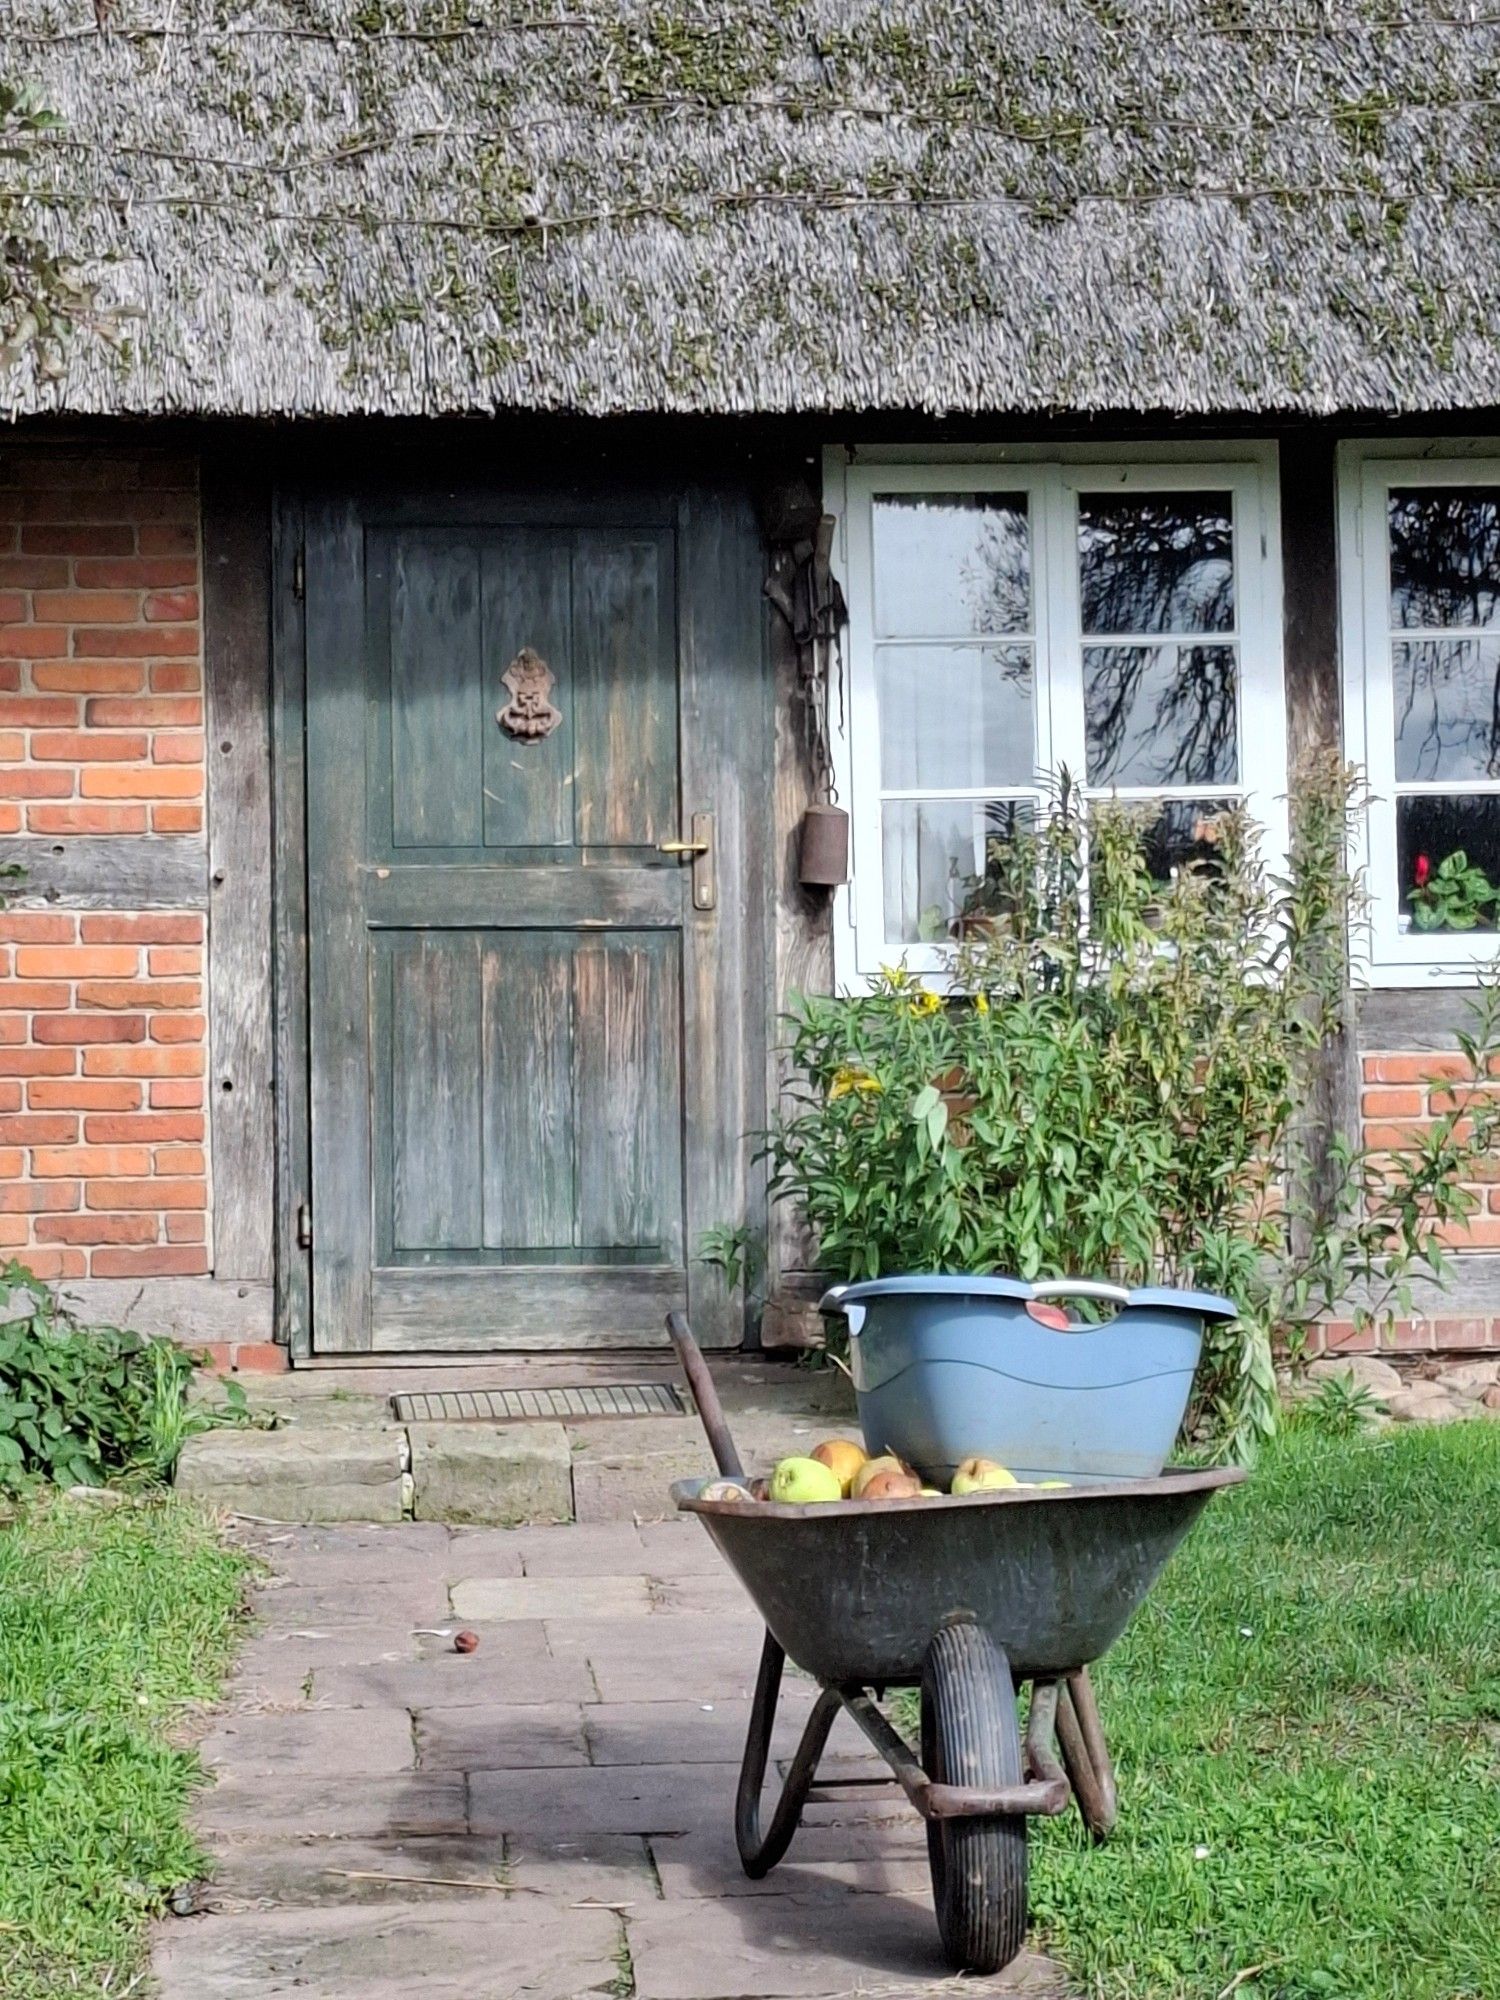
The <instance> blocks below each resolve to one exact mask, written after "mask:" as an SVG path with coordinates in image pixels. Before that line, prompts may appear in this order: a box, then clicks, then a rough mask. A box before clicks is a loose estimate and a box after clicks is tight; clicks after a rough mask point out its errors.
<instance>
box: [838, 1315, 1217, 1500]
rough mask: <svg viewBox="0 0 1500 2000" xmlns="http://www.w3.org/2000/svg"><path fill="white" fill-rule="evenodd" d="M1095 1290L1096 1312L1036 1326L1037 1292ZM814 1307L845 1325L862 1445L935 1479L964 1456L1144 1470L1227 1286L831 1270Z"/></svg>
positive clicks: (1051, 1474)
mask: <svg viewBox="0 0 1500 2000" xmlns="http://www.w3.org/2000/svg"><path fill="white" fill-rule="evenodd" d="M1068 1299H1090V1300H1097V1301H1102V1302H1105V1303H1108V1304H1110V1305H1112V1306H1114V1307H1115V1308H1116V1309H1117V1310H1116V1312H1115V1316H1114V1317H1113V1318H1112V1319H1110V1320H1107V1321H1105V1322H1104V1323H1102V1324H1100V1323H1098V1322H1095V1321H1085V1320H1076V1321H1075V1320H1071V1319H1070V1322H1069V1325H1068V1326H1067V1327H1066V1328H1061V1327H1054V1326H1046V1325H1043V1324H1041V1323H1040V1322H1039V1321H1038V1320H1036V1319H1034V1318H1033V1317H1032V1316H1031V1315H1030V1314H1029V1313H1028V1311H1027V1307H1028V1305H1030V1304H1033V1303H1038V1304H1040V1303H1041V1302H1043V1301H1046V1302H1048V1303H1051V1302H1054V1301H1055V1302H1057V1303H1059V1304H1061V1303H1063V1302H1065V1301H1067V1300H1068ZM823 1310H824V1311H825V1312H830V1313H839V1314H842V1316H843V1318H844V1319H845V1320H846V1322H847V1323H848V1327H849V1356H850V1368H851V1370H852V1373H853V1376H854V1388H855V1393H856V1395H857V1396H858V1399H859V1421H860V1425H861V1428H862V1429H863V1431H864V1436H865V1447H866V1449H867V1450H868V1451H870V1452H872V1453H879V1452H894V1453H895V1454H896V1455H897V1456H898V1457H899V1458H903V1459H905V1460H906V1462H907V1463H908V1464H909V1465H913V1466H915V1467H916V1468H917V1470H918V1471H919V1472H921V1473H922V1474H923V1475H924V1476H925V1477H926V1478H928V1479H930V1480H933V1481H934V1482H936V1483H939V1484H941V1485H943V1486H946V1485H947V1484H948V1481H949V1480H950V1479H951V1478H952V1476H953V1473H954V1470H955V1469H956V1468H957V1466H959V1465H960V1464H961V1463H962V1462H963V1460H964V1459H966V1458H972V1457H980V1458H992V1459H996V1460H998V1461H999V1463H1000V1464H1001V1465H1004V1466H1007V1467H1009V1469H1010V1470H1011V1471H1012V1472H1013V1473H1014V1474H1015V1475H1016V1477H1017V1478H1018V1479H1022V1480H1037V1479H1067V1480H1070V1481H1077V1482H1079V1483H1082V1482H1084V1481H1087V1480H1091V1479H1153V1478H1155V1477H1156V1475H1157V1474H1158V1473H1159V1472H1160V1471H1161V1469H1162V1466H1163V1464H1164V1463H1165V1462H1166V1459H1167V1456H1168V1454H1169V1453H1170V1451H1171V1449H1172V1446H1173V1444H1174V1443H1175V1441H1176V1438H1177V1433H1178V1431H1179V1429H1180V1428H1181V1426H1182V1419H1183V1416H1184V1414H1185V1412H1186V1410H1187V1403H1188V1397H1189V1395H1190V1393H1191V1391H1192V1386H1193V1373H1194V1370H1195V1369H1196V1368H1197V1366H1198V1355H1199V1352H1200V1350H1201V1348H1202V1344H1203V1328H1204V1324H1205V1322H1206V1321H1209V1320H1226V1319H1233V1318H1234V1316H1235V1309H1234V1307H1233V1306H1232V1305H1231V1304H1230V1302H1229V1300H1228V1299H1222V1298H1217V1297H1215V1296H1213V1295H1212V1294H1211V1293H1208V1292H1182V1291H1172V1290H1169V1289H1166V1288H1162V1287H1156V1286H1147V1287H1144V1288H1143V1289H1141V1290H1139V1291H1127V1290H1126V1289H1125V1288H1124V1287H1123V1286H1121V1285H1108V1284H1099V1283H1093V1282H1090V1281H1086V1280H1083V1279H1069V1278H1059V1279H1057V1280H1055V1281H1045V1282H1044V1281H1039V1282H1037V1283H1035V1284H1028V1283H1026V1282H1025V1281H1024V1280H1023V1279H1020V1278H949V1277H899V1278H874V1279H871V1280H869V1281H868V1282H866V1283H863V1284H857V1285H835V1286H834V1288H833V1290H832V1291H831V1292H829V1293H828V1294H827V1296H826V1297H825V1298H824V1300H823Z"/></svg>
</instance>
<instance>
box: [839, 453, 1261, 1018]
mask: <svg viewBox="0 0 1500 2000" xmlns="http://www.w3.org/2000/svg"><path fill="white" fill-rule="evenodd" d="M1277 465H1278V461H1277V452H1276V446H1275V444H1274V443H1273V442H1269V441H1268V442H1248V443H1243V444H1236V445H1225V444H1218V445H1204V446H1201V447H1194V446H1178V447H1176V448H1174V447H1172V446H1170V445H1164V446H1152V445H1149V444H1134V445H1127V446H1120V447H1118V448H1114V449H1105V450H1101V449H1100V448H1099V447H1097V446H1095V447H1092V448H1088V449H1083V448H1078V449H1067V448H1059V447H1057V446H1053V447H1051V448H1048V447H1045V446H1041V445H1037V446H1016V447H995V448H993V449H992V450H986V451H980V450H976V449H974V448H972V447H971V448H968V449H967V450H965V451H963V452H962V454H961V455H960V454H959V453H956V452H954V451H944V450H942V449H929V450H927V451H924V452H916V451H913V450H911V449H903V448H899V447H897V448H891V447H886V448H883V449H864V448H861V449H858V450H849V449H845V448H837V449H834V450H832V451H830V452H829V453H828V454H827V456H826V459H825V463H824V489H823V490H824V504H825V506H826V507H827V509H828V510H829V511H830V512H831V513H833V514H834V515H835V516H836V519H837V524H838V525H837V533H836V535H835V539H834V565H835V570H836V573H837V574H838V576H839V580H840V582H841V583H842V585H843V588H844V592H845V596H846V598H847V601H848V605H849V629H848V634H847V641H846V657H845V689H844V694H845V700H844V701H843V702H842V703H841V702H840V701H839V700H838V698H837V696H835V699H834V701H833V703H832V709H833V714H832V718H831V720H832V725H833V727H832V737H833V761H834V774H835V779H836V782H837V784H838V787H839V796H840V799H841V800H842V802H843V803H844V804H845V806H846V807H847V808H848V811H849V815H850V825H851V840H850V858H851V879H850V881H849V883H848V884H847V885H846V886H845V887H844V888H842V889H840V890H838V891H837V892H836V893H835V898H834V910H833V929H834V976H835V982H836V984H837V985H838V986H839V987H840V988H841V989H843V990H847V991H858V990H862V989H864V988H867V987H868V985H869V983H870V982H871V980H872V979H873V978H874V977H875V975H876V974H877V973H878V972H879V970H880V968H881V966H882V965H889V964H894V963H901V964H904V965H905V966H906V967H907V969H908V970H909V971H911V972H915V973H919V974H921V975H922V977H923V978H924V979H925V980H926V981H927V983H929V984H930V985H932V986H934V987H935V988H937V989H939V990H944V989H946V988H947V986H948V985H949V984H950V980H951V968H952V962H953V956H954V947H953V946H952V945H951V944H922V945H916V944H909V945H906V946H905V947H902V946H900V945H896V944H887V943H886V942H885V913H884V879H883V860H882V847H881V802H882V791H881V784H880V729H879V715H878V712H877V704H876V675H875V619H874V560H873V519H874V515H873V505H872V503H873V500H874V497H875V495H876V494H877V493H898V492H900V493H921V492H942V493H980V492H986V491H994V492H1012V493H1014V492H1021V491H1025V492H1026V493H1027V494H1028V496H1029V504H1030V508H1031V518H1032V523H1033V530H1032V575H1033V599H1034V602H1033V611H1032V632H1031V634H1030V635H1028V636H1029V638H1030V641H1031V643H1032V644H1033V645H1034V647H1035V663H1036V672H1035V684H1034V712H1035V717H1036V743H1037V758H1038V766H1037V772H1036V774H1035V778H1034V782H1033V784H1032V785H1031V786H1029V787H1028V786H1027V785H1024V784H1018V785H1001V784H996V785H991V786H988V787H985V788H982V789H974V788H970V787H962V788H956V790H955V791H954V792H953V793H949V794H948V796H960V797H969V796H972V797H975V798H993V797H1004V798H1016V797H1025V796H1027V795H1028V793H1030V794H1031V795H1032V796H1035V797H1037V798H1040V797H1042V796H1043V795H1044V787H1045V785H1046V783H1047V780H1048V779H1049V777H1050V776H1052V775H1053V774H1055V772H1056V770H1057V768H1058V766H1059V765H1060V764H1063V763H1066V764H1067V765H1068V767H1069V769H1070V770H1071V771H1072V772H1073V774H1074V776H1075V777H1077V778H1079V779H1080V780H1081V779H1082V777H1083V773H1084V715H1083V678H1082V672H1081V657H1082V646H1083V633H1082V610H1081V604H1080V593H1079V576H1078V559H1077V534H1076V518H1077V517H1076V511H1075V510H1076V504H1077V501H1076V496H1077V495H1078V494H1079V493H1080V492H1083V491H1087V492H1107V491H1110V490H1111V489H1113V490H1115V491H1124V492H1151V491H1158V492H1159V491H1163V490H1166V491H1172V490H1188V491H1192V490H1194V489H1197V488H1201V489H1204V490H1214V491H1219V492H1225V491H1227V492H1229V493H1230V494H1231V495H1232V497H1233V506H1234V527H1235V606H1236V623H1235V627H1234V630H1233V631H1232V632H1229V633H1225V634H1224V635H1222V636H1223V638H1224V639H1225V641H1226V642H1232V643H1235V644H1237V645H1238V647H1239V668H1240V706H1239V718H1238V722H1239V729H1238V747H1239V771H1240V776H1239V781H1238V783H1237V784H1235V785H1232V786H1222V787H1215V786H1210V785H1171V786H1140V787H1137V786H1121V787H1118V788H1110V790H1109V792H1108V794H1107V795H1108V796H1112V797H1119V798H1121V799H1158V798H1162V799H1172V798H1174V797H1175V798H1203V797H1204V796H1206V795H1208V794H1211V793H1214V792H1222V793H1232V794H1234V795H1237V796H1242V797H1243V798H1244V801H1245V804H1246V806H1247V807H1248V809H1249V811H1250V813H1251V814H1252V815H1253V817H1254V818H1255V819H1256V820H1257V821H1258V822H1259V823H1260V825H1261V826H1262V827H1263V828H1264V829H1265V841H1266V859H1267V862H1268V865H1270V866H1272V867H1276V866H1279V865H1280V864H1281V861H1282V860H1283V858H1284V856H1285V854H1286V849H1287V813H1286V700H1285V694H1284V686H1283V673H1282V641H1281V525H1280V511H1279V493H1278V482H1277ZM1010 636H1011V635H1009V634H1007V635H996V637H995V638H994V640H993V641H992V642H991V643H993V644H1002V643H1004V641H1005V639H1007V638H1009V637H1010ZM1018 636H1020V635H1018ZM1125 636H1126V635H1121V637H1120V639H1119V640H1117V639H1116V637H1115V635H1110V639H1109V641H1107V642H1106V643H1124V639H1125ZM1157 636H1158V637H1159V636H1160V635H1157ZM1215 636H1216V637H1217V636H1219V635H1215ZM1058 660H1076V661H1078V662H1079V663H1080V670H1079V671H1078V672H1077V673H1074V674H1069V675H1066V676H1064V675H1058V676H1056V679H1055V681H1054V674H1053V667H1054V664H1055V662H1057V661H1058ZM921 796H923V797H924V798H931V797H938V798H941V797H942V796H944V793H943V791H942V790H941V789H939V790H936V791H935V790H934V789H932V788H930V787H929V788H924V789H923V791H922V793H921Z"/></svg>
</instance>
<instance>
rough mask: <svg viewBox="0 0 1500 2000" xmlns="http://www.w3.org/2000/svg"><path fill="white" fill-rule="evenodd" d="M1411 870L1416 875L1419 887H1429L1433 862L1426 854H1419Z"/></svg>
mask: <svg viewBox="0 0 1500 2000" xmlns="http://www.w3.org/2000/svg"><path fill="white" fill-rule="evenodd" d="M1411 872H1412V874H1413V875H1414V876H1415V877H1416V881H1417V887H1418V888H1419V889H1425V888H1426V887H1427V878H1428V876H1429V875H1430V874H1431V873H1432V863H1431V862H1430V861H1429V860H1428V859H1427V856H1426V855H1425V854H1419V855H1418V856H1417V858H1416V860H1415V862H1414V863H1413V864H1412V871H1411Z"/></svg>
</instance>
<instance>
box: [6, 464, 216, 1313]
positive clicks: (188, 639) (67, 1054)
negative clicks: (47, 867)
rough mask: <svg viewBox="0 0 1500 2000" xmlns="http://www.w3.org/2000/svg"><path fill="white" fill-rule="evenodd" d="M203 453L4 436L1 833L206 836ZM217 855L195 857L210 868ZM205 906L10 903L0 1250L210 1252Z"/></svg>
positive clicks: (72, 1258) (77, 1256)
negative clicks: (36, 442) (15, 444)
mask: <svg viewBox="0 0 1500 2000" xmlns="http://www.w3.org/2000/svg"><path fill="white" fill-rule="evenodd" d="M198 521H199V514H198V493H197V469H196V466H195V465H193V464H192V463H190V462H186V461H184V460H181V459H177V458H168V457H166V456H162V455H155V454H149V453H135V454H128V455H117V454H109V453H101V452H93V451H88V452H84V451H78V452H62V451H58V452H41V451H16V452H10V453H0V834H3V833H11V834H15V833H29V834H35V835H47V836H52V837H56V838H57V839H59V840H67V839H71V838H77V837H79V836H105V837H107V838H118V839H121V840H149V839H150V838H151V837H152V836H154V835H161V834H176V835H183V834H186V835H192V836H197V835H201V834H202V832H203V826H204V810H205V798H204V760H203V635H202V626H201V616H200V601H199V590H200V581H199V567H200V550H199V527H198ZM205 867H206V861H205ZM204 952H205V940H204V928H203V917H202V915H201V914H200V913H198V912H197V911H192V910H183V911H167V912H161V911H154V912H140V911H130V910H121V911H116V912H108V913H103V912H93V911H73V910H66V909H63V908H60V907H51V908H34V907H26V906H25V905H24V886H23V889H22V904H21V906H19V907H18V906H16V905H14V904H13V906H12V907H11V908H10V909H9V910H6V911H3V912H0V1247H3V1248H4V1249H5V1250H6V1251H7V1252H9V1253H12V1254H15V1255H17V1256H20V1257H22V1258H23V1259H24V1260H25V1261H26V1262H27V1263H28V1264H29V1265H30V1266H31V1268H32V1269H33V1270H35V1271H36V1272H38V1273H39V1274H40V1275H42V1276H44V1277H78V1278H82V1277H90V1278H120V1277H130V1278H135V1277H155V1276H171V1275H178V1276H193V1275H198V1274H201V1273H204V1272H207V1271H208V1270H209V1269H210V1268H211V1254H212V1253H211V1246H210V1240H209V1222H210V1216H211V1207H210V1178H209V1161H208V1154H207V1133H206V1128H205V1122H204V1102H203V1093H204V1062H205V1046H206V1029H205V1007H204V999H205V989H204V980H205V964H204Z"/></svg>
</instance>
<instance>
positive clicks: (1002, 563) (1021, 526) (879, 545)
mask: <svg viewBox="0 0 1500 2000" xmlns="http://www.w3.org/2000/svg"><path fill="white" fill-rule="evenodd" d="M874 556H875V629H876V631H877V633H878V634H879V635H880V636H881V637H882V638H887V639H903V638H913V639H925V638H963V637H968V636H973V637H984V636H987V635H989V634H991V633H1010V632H1029V631H1030V630H1031V524H1030V521H1029V519H1028V516H1027V505H1026V495H1025V494H1024V493H882V494H878V495H877V496H876V498H875V503H874Z"/></svg>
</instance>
